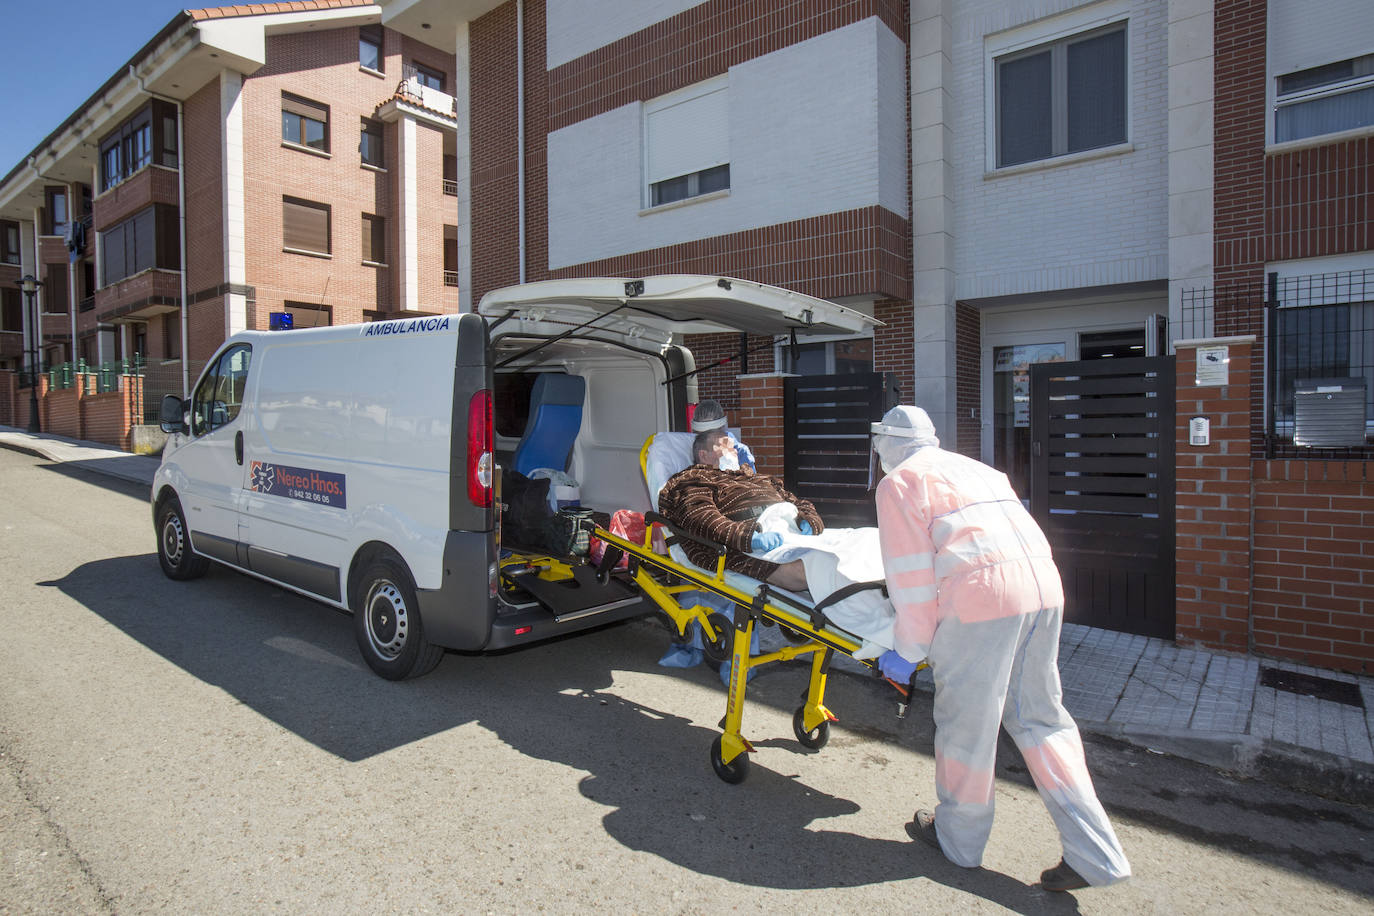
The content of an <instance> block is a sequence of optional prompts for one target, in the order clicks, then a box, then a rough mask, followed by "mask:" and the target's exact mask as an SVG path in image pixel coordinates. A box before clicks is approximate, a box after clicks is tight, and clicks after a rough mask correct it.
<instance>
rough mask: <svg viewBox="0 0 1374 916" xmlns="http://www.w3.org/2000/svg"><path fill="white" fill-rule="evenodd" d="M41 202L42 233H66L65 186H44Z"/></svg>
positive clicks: (67, 214)
mask: <svg viewBox="0 0 1374 916" xmlns="http://www.w3.org/2000/svg"><path fill="white" fill-rule="evenodd" d="M43 202H44V206H45V209H44V210H43V234H44V235H66V234H67V218H68V216H69V213H68V211H67V189H66V188H61V187H57V188H44V189H43Z"/></svg>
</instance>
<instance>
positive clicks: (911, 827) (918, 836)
mask: <svg viewBox="0 0 1374 916" xmlns="http://www.w3.org/2000/svg"><path fill="white" fill-rule="evenodd" d="M906 835H907V836H909V837H911V838H912V839H913V840H920V841H921V842H922V843H925V844H926V845H927V846H929V847H931V848H932V849H935V850H937V851H938V852H939V853H940V855H944V854H945V851H944V850H943V849H941V848H940V838H939V837H938V836H936V835H935V815H934V814H932V813H931V812H929V811H927V810H925V809H924V808H922V809H921V810H920V811H917V812H916V816H915V817H913V818H912V819H911V822H910V823H909V824H907V825H906Z"/></svg>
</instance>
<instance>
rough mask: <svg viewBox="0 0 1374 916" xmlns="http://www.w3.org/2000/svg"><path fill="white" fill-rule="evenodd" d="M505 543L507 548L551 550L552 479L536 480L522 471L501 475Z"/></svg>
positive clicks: (502, 520) (502, 524)
mask: <svg viewBox="0 0 1374 916" xmlns="http://www.w3.org/2000/svg"><path fill="white" fill-rule="evenodd" d="M501 499H502V512H501V540H502V541H503V542H504V546H507V547H510V546H519V547H532V548H535V549H537V550H547V549H548V541H549V523H550V521H551V520H552V518H553V512H552V511H551V510H550V509H549V480H548V478H544V479H542V480H532V479H530V478H529V477H526V476H525V475H524V474H521V473H520V472H519V471H505V472H504V473H502V475H501Z"/></svg>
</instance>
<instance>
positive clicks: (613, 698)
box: [40, 553, 1374, 912]
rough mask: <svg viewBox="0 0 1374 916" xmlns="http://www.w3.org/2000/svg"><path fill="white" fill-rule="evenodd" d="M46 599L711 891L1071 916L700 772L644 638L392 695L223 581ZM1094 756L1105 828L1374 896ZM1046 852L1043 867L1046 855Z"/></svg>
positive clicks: (102, 570)
mask: <svg viewBox="0 0 1374 916" xmlns="http://www.w3.org/2000/svg"><path fill="white" fill-rule="evenodd" d="M40 584H41V585H44V586H50V587H55V588H58V589H60V590H61V591H62V592H63V593H65V594H66V595H68V596H70V597H71V598H72V599H74V600H75V601H78V602H80V603H81V604H82V605H84V606H85V607H86V608H89V609H90V610H91V611H92V612H93V613H95V614H97V615H99V616H100V617H102V618H103V619H105V620H106V621H108V622H109V623H111V624H112V625H114V626H115V627H117V628H119V629H120V630H121V631H123V632H124V633H126V634H128V635H129V636H130V637H132V638H133V639H135V640H137V641H138V642H139V643H141V644H142V645H144V646H146V647H147V648H149V649H150V650H152V651H153V652H155V653H157V654H158V655H159V656H161V657H162V658H164V659H166V660H167V661H169V662H170V663H172V664H174V665H176V666H178V667H179V668H181V669H183V670H185V671H186V672H188V673H189V674H191V675H192V676H194V677H196V678H199V679H200V680H202V681H204V682H206V683H210V684H214V685H216V686H218V687H220V688H221V689H223V690H224V691H225V692H226V693H228V694H229V695H230V696H232V697H234V698H235V699H236V700H238V701H240V702H241V703H243V704H244V705H245V706H248V707H249V708H251V709H253V710H255V711H256V712H258V713H259V714H261V715H262V716H264V717H266V718H268V719H270V720H271V721H272V722H274V723H276V724H278V725H280V726H281V727H282V728H284V729H287V730H289V731H291V732H292V733H294V734H296V735H298V736H299V737H300V738H302V739H304V740H306V741H308V742H310V743H311V744H314V745H315V746H317V747H319V748H321V749H323V750H325V751H327V752H329V753H331V754H334V755H336V756H338V757H340V758H342V759H344V760H348V761H361V760H366V759H368V758H370V757H373V756H375V755H377V754H381V753H384V752H386V751H389V750H392V749H394V748H397V747H401V746H403V745H406V744H409V743H411V742H414V741H418V740H422V739H424V738H427V737H430V736H432V735H436V734H439V733H441V732H444V731H447V730H449V729H452V728H454V727H456V726H460V725H463V724H465V723H469V722H476V723H479V724H481V725H482V726H483V727H484V728H487V729H489V730H491V731H492V732H493V733H494V734H496V735H498V736H499V737H500V738H501V739H502V740H503V741H505V742H507V743H508V744H509V745H510V746H511V747H513V748H514V749H516V750H517V751H518V752H520V753H521V754H525V755H528V756H531V757H537V758H540V759H544V760H549V761H554V762H557V763H560V764H563V765H566V766H568V767H571V768H574V769H576V770H580V771H584V772H586V773H587V774H588V775H587V776H586V777H585V778H584V779H583V781H582V783H581V790H582V793H583V794H584V795H585V796H586V797H587V798H588V799H591V800H593V801H596V802H597V803H599V804H602V805H605V806H607V807H608V808H609V809H611V810H610V811H609V813H607V814H606V815H605V817H604V819H603V821H604V824H605V827H606V830H607V832H608V833H609V834H610V835H612V836H614V837H615V838H616V839H617V840H618V841H619V842H621V843H623V844H624V845H625V846H627V847H629V848H632V849H636V850H642V851H645V852H649V853H652V854H654V855H657V856H660V857H662V858H663V859H665V860H667V861H670V862H673V863H676V864H679V865H681V866H683V867H685V868H689V869H691V870H693V871H696V872H699V873H702V874H707V875H714V876H717V877H721V878H725V879H727V880H731V881H736V882H740V883H743V884H749V885H754V886H760V887H771V888H798V889H802V888H813V887H843V886H857V885H864V884H871V883H875V882H884V881H893V880H902V879H906V878H912V877H918V876H925V877H926V878H928V879H929V880H932V881H936V882H939V883H941V884H945V885H948V886H950V887H955V888H959V889H961V890H964V891H966V892H968V893H970V894H975V895H977V896H980V897H983V898H985V899H987V900H989V901H992V902H995V903H997V904H999V905H1001V906H1003V907H1006V908H1008V909H1011V910H1014V911H1018V912H1073V911H1076V909H1077V904H1076V902H1075V901H1074V899H1073V897H1072V896H1070V895H1057V894H1047V893H1045V892H1043V891H1041V890H1039V888H1037V887H1034V886H1029V885H1025V884H1022V883H1021V882H1019V881H1016V880H1015V879H1013V878H1010V877H1008V876H1006V875H1002V874H999V873H996V872H992V871H989V870H986V869H979V870H973V871H966V870H964V869H960V868H957V867H955V866H953V865H950V864H949V863H947V862H945V861H944V860H943V859H942V858H941V857H939V856H938V855H937V854H935V853H934V852H933V851H931V850H928V849H926V848H925V847H924V846H923V845H921V844H919V843H912V842H893V841H888V840H879V839H873V838H870V837H864V836H857V835H853V834H846V833H838V832H833V831H825V830H814V829H808V827H809V826H810V825H811V824H812V823H813V822H816V821H820V820H823V819H826V818H832V817H836V816H841V815H845V814H849V813H852V812H854V811H855V810H857V806H856V804H855V803H854V802H852V801H850V800H847V799H844V798H839V797H835V796H832V795H828V794H826V793H823V792H820V791H819V790H817V789H815V788H812V787H811V786H809V785H807V784H806V782H804V781H803V780H802V779H801V778H800V777H794V776H789V775H784V774H781V773H778V772H774V771H770V770H769V769H768V768H767V767H763V766H755V767H753V768H752V772H751V774H750V776H749V779H748V782H747V783H746V784H745V785H744V786H742V787H732V786H726V785H725V784H723V783H721V782H720V781H719V780H718V779H717V778H716V776H715V774H714V773H713V772H712V770H711V767H710V764H709V762H708V761H709V756H708V748H709V747H710V745H711V742H712V740H713V739H714V738H715V736H716V735H717V734H718V732H717V731H716V730H715V729H714V728H712V727H702V726H700V725H697V724H695V723H694V722H693V721H691V720H689V719H686V718H683V717H681V716H679V715H676V714H674V713H670V712H664V711H661V710H656V709H652V708H649V707H647V706H644V705H641V704H638V703H635V702H633V701H630V700H627V699H626V698H624V697H623V696H620V695H619V694H617V693H616V692H615V691H614V689H613V688H614V686H615V684H614V677H613V674H614V671H617V670H618V671H621V672H631V671H637V672H653V673H655V674H657V675H660V676H663V677H665V678H676V679H679V680H681V681H683V682H686V681H692V682H695V683H697V684H698V685H709V686H713V687H714V688H715V689H717V690H719V685H718V683H715V674H714V672H712V671H711V670H709V669H707V668H705V667H699V668H696V669H690V670H686V671H683V670H678V669H663V668H658V667H656V665H655V660H656V658H657V656H658V653H659V652H660V651H661V650H662V648H663V647H664V645H665V644H666V637H665V638H663V639H659V638H657V637H658V634H657V633H655V632H654V631H653V630H651V629H650V628H648V627H646V626H644V625H642V624H636V623H628V624H622V625H616V626H612V627H608V628H606V629H603V630H600V631H595V632H592V633H588V634H584V635H581V636H578V637H577V638H575V639H572V640H564V641H559V642H553V643H544V644H539V645H534V646H530V647H528V648H525V649H521V650H518V651H511V652H505V653H498V654H492V655H478V654H460V653H449V655H448V656H447V658H446V659H445V661H444V662H443V664H441V665H440V667H439V668H438V669H437V670H436V671H435V672H434V673H433V674H431V675H429V676H427V677H425V678H422V679H420V680H416V681H407V682H402V683H393V682H390V681H385V680H382V679H381V678H378V677H376V676H374V675H373V674H372V673H371V672H370V671H369V670H368V669H367V668H366V666H365V665H364V664H363V663H362V661H361V659H360V657H359V655H358V651H357V648H356V646H355V645H354V642H353V635H352V627H351V624H350V622H349V620H348V617H347V615H345V614H343V613H341V612H338V611H336V610H333V609H331V608H328V607H326V606H324V605H321V604H318V603H316V602H312V601H308V600H306V599H303V598H300V597H299V596H296V595H294V594H292V593H289V592H286V591H284V590H282V589H279V588H276V587H274V586H271V585H268V584H266V583H263V582H260V581H258V580H255V579H252V578H250V577H248V576H244V575H240V574H237V573H233V572H229V571H226V570H224V569H222V568H218V567H212V570H211V572H210V573H209V574H208V575H207V576H206V577H205V578H204V579H201V580H198V581H196V582H191V583H178V582H172V581H170V580H167V579H166V578H164V577H163V575H162V573H161V571H160V569H159V568H158V564H157V558H156V556H155V555H153V554H151V553H150V554H144V555H140V556H126V557H116V558H111V559H106V560H99V561H95V562H91V563H87V564H84V565H82V566H79V567H77V568H76V569H74V570H72V572H71V573H69V574H68V575H66V576H64V577H63V578H61V579H59V580H56V581H52V582H44V583H40ZM802 668H803V666H801V665H800V664H799V663H793V665H792V666H790V667H789V666H770V667H769V668H767V669H764V670H763V671H761V672H760V676H759V677H758V678H757V683H755V684H751V687H750V702H751V703H766V704H768V705H770V706H772V707H774V708H776V709H779V710H782V711H784V712H789V711H790V709H791V708H792V706H793V705H795V703H796V702H797V700H796V697H797V692H798V691H799V690H800V689H801V688H802V687H803V686H804V685H805V681H806V677H805V673H804V670H801V669H802ZM875 689H876V688H875V685H873V684H871V683H869V682H867V681H866V680H862V679H860V678H859V677H858V676H856V675H845V674H844V673H843V672H840V673H836V674H834V675H832V679H831V689H830V697H831V705H832V706H834V707H835V708H837V709H844V710H846V722H845V730H846V731H847V732H849V733H850V734H851V735H854V734H858V735H862V736H864V737H868V738H871V739H873V740H875V741H877V742H889V743H894V744H902V745H905V746H908V747H911V748H913V749H916V750H918V751H920V752H924V753H929V748H930V746H931V744H930V739H931V731H932V726H931V725H930V697H929V696H928V695H925V694H921V695H918V696H917V697H916V699H915V702H914V703H913V708H912V713H911V716H910V717H909V719H908V720H906V722H905V724H903V725H902V726H900V732H899V730H898V729H899V726H898V725H897V724H896V723H895V721H893V720H891V719H889V718H887V717H886V713H884V712H879V711H878V705H881V703H882V702H885V700H883V701H875V699H874V696H873V691H874V690H875ZM721 699H722V703H721V706H720V710H721V711H723V708H724V704H723V695H722V696H721ZM842 704H843V705H842ZM851 709H856V710H857V709H861V710H863V712H861V713H859V714H858V715H855V714H852V713H851V712H850V710H851ZM717 714H718V710H717V709H710V710H702V711H701V715H700V717H699V718H700V721H704V722H708V723H711V724H714V721H715V716H716V715H717ZM755 737H757V738H759V739H763V740H758V741H757V742H756V743H757V744H760V745H765V746H767V745H774V746H782V745H787V746H790V747H792V748H795V749H796V751H797V752H798V758H797V759H798V768H799V769H801V770H803V771H804V760H805V759H806V757H805V754H804V752H802V749H801V747H800V745H797V744H796V742H795V741H794V739H793V738H792V737H791V735H790V734H786V733H784V735H783V736H782V737H777V736H766V735H758V736H755ZM1089 744H1090V746H1089V760H1090V763H1091V765H1092V768H1093V771H1094V776H1095V782H1096V783H1097V786H1098V790H1099V793H1100V795H1101V797H1102V800H1103V803H1104V805H1106V807H1107V809H1108V810H1109V812H1111V813H1112V816H1113V817H1114V818H1126V819H1130V820H1133V821H1135V822H1136V823H1141V824H1146V825H1149V826H1150V827H1152V828H1155V829H1159V830H1164V831H1167V832H1169V833H1171V834H1175V835H1178V836H1180V837H1184V838H1187V839H1189V840H1192V841H1194V842H1199V843H1204V844H1207V845H1209V846H1213V847H1215V848H1219V849H1225V850H1228V851H1230V852H1232V853H1237V854H1241V855H1244V856H1247V857H1252V858H1256V859H1261V860H1264V861H1268V862H1271V863H1273V864H1276V865H1278V866H1280V867H1284V868H1288V869H1291V870H1293V871H1295V872H1300V873H1302V874H1306V875H1309V876H1311V877H1314V878H1317V879H1320V880H1325V881H1329V882H1331V883H1332V884H1335V885H1338V886H1342V887H1347V888H1351V889H1353V890H1357V891H1360V892H1362V893H1370V892H1371V890H1374V888H1372V887H1371V884H1372V883H1374V882H1372V881H1371V878H1370V875H1371V874H1374V868H1370V867H1369V866H1370V865H1371V863H1370V861H1369V858H1368V855H1367V852H1366V850H1365V847H1364V846H1363V845H1362V844H1363V843H1364V842H1365V839H1364V838H1365V837H1367V836H1368V835H1369V834H1370V831H1371V830H1374V813H1371V812H1369V811H1367V810H1365V809H1359V808H1352V807H1350V806H1344V805H1341V804H1339V803H1337V802H1329V801H1325V800H1322V799H1314V798H1312V797H1309V796H1304V795H1301V794H1299V793H1296V792H1292V791H1290V790H1287V789H1284V788H1282V787H1275V786H1269V785H1265V784H1258V783H1246V782H1243V781H1238V780H1235V779H1233V778H1231V777H1229V776H1227V775H1226V774H1222V773H1218V772H1216V771H1213V770H1210V769H1208V768H1206V767H1201V766H1198V765H1196V764H1191V763H1188V762H1186V761H1181V760H1176V759H1172V758H1166V757H1159V756H1157V755H1153V754H1149V753H1147V752H1145V751H1143V750H1141V749H1139V748H1132V747H1126V746H1122V745H1118V744H1116V743H1115V742H1110V741H1106V740H1094V739H1090V740H1089ZM998 776H999V778H1002V779H1010V780H1013V781H1016V782H1021V783H1023V784H1027V785H1028V784H1029V780H1028V779H1027V778H1026V775H1025V768H1024V766H1023V765H1022V762H1021V760H1020V758H1019V756H1018V755H1017V754H1016V752H1015V751H1014V750H1011V749H1009V748H1006V747H1004V748H1003V749H1002V750H1001V752H1000V753H999V760H998ZM893 778H894V779H897V778H898V777H897V775H896V774H894V777H893ZM894 788H895V787H894ZM900 791H903V792H905V791H912V792H913V796H912V797H914V793H915V792H917V791H925V790H924V789H921V788H919V787H918V788H916V789H908V788H907V787H906V786H905V783H903V787H902V789H901V790H900ZM903 804H905V802H904V803H903ZM903 816H909V815H908V814H906V813H905V812H904V813H903ZM1354 850H1359V851H1358V852H1354ZM1046 852H1047V854H1046V856H1045V858H1046V862H1045V865H1046V866H1047V867H1048V866H1049V865H1052V864H1053V859H1054V858H1056V857H1057V853H1056V852H1054V851H1050V850H1047V851H1046ZM1129 852H1130V850H1129V849H1128V854H1129ZM834 863H845V864H844V866H843V868H841V867H839V866H838V865H837V864H834Z"/></svg>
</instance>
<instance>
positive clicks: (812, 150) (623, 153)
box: [548, 17, 907, 268]
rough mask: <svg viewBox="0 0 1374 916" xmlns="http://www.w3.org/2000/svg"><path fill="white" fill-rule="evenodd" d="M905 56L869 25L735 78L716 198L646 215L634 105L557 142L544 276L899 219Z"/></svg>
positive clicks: (552, 149) (780, 55)
mask: <svg viewBox="0 0 1374 916" xmlns="http://www.w3.org/2000/svg"><path fill="white" fill-rule="evenodd" d="M550 33H551V34H552V28H551V29H550ZM904 54H905V46H904V45H903V43H902V42H901V40H900V39H898V37H897V36H896V35H894V34H893V33H892V32H891V30H889V29H888V28H887V27H886V26H885V25H883V24H882V23H881V22H880V21H879V20H878V19H877V18H876V17H874V18H870V19H866V20H864V21H862V22H857V23H853V24H851V25H848V26H845V27H843V28H840V29H836V30H834V31H831V32H827V33H825V34H823V35H819V36H816V37H815V38H811V39H808V40H806V41H803V42H800V43H798V44H795V45H791V46H789V47H786V48H782V49H780V50H778V51H775V52H772V53H770V54H766V55H763V56H761V57H757V58H754V59H753V60H749V61H746V62H745V63H743V64H740V65H739V66H736V67H732V68H731V69H730V71H729V75H728V82H729V89H728V93H729V102H728V104H729V112H730V113H729V125H728V130H729V146H730V185H731V186H730V192H729V194H728V195H727V196H724V197H717V198H714V199H708V200H702V201H696V202H688V203H685V204H683V205H678V206H670V207H667V208H658V209H656V210H653V211H648V212H644V211H643V208H644V187H643V152H642V147H643V132H642V127H641V109H642V106H641V104H640V103H634V104H630V105H625V106H622V107H620V108H617V109H615V110H613V111H609V112H606V113H604V114H601V115H597V116H595V117H592V118H588V119H587V120H585V121H581V122H579V123H577V124H573V125H570V126H568V127H565V128H563V129H561V130H558V131H555V132H554V133H552V134H550V135H549V146H548V150H549V266H550V267H551V268H558V267H564V266H568V265H571V264H580V263H583V262H586V261H594V260H598V259H601V258H606V257H611V256H614V255H621V254H626V253H630V252H634V251H642V250H646V249H651V248H658V247H661V246H665V245H672V244H677V243H680V242H685V241H691V240H693V239H700V238H708V237H711V236H716V235H722V234H725V233H729V232H737V231H740V230H743V229H751V228H757V227H760V226H769V225H774V224H777V223H783V222H788V221H790V220H796V219H803V218H806V217H812V216H818V215H822V214H826V213H834V212H838V211H844V210H851V209H854V208H858V207H866V206H871V205H873V204H880V205H882V206H884V207H886V208H887V209H889V210H891V211H892V212H894V213H897V214H900V215H902V216H905V215H906V211H907V206H906V175H907V162H906V126H905V122H904V118H903V116H902V115H903V108H904V106H905V103H906V102H905V98H906V96H905V78H906V77H905V61H904Z"/></svg>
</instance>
